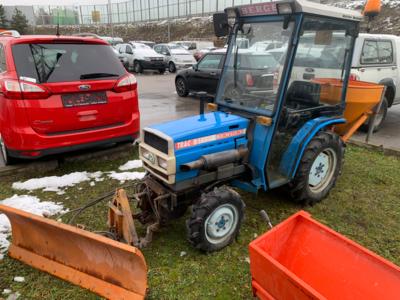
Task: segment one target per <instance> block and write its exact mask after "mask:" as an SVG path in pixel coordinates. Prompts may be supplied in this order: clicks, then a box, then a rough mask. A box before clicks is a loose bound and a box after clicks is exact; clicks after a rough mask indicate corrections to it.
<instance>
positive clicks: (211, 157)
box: [180, 148, 249, 172]
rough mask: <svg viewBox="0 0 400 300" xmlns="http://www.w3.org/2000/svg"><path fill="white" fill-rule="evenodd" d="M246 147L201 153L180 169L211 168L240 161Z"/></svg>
mask: <svg viewBox="0 0 400 300" xmlns="http://www.w3.org/2000/svg"><path fill="white" fill-rule="evenodd" d="M248 151H249V150H248V149H247V148H239V149H235V150H228V151H222V152H218V153H214V154H208V155H203V156H202V157H200V158H199V159H198V160H195V161H192V162H190V163H187V164H183V165H181V166H180V169H181V171H184V172H187V171H191V170H200V169H201V170H212V169H216V168H218V167H220V166H223V165H227V164H230V163H235V162H238V161H240V160H241V159H242V158H243V157H244V156H245V155H246V154H247V152H248Z"/></svg>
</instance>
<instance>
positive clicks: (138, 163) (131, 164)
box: [119, 159, 143, 171]
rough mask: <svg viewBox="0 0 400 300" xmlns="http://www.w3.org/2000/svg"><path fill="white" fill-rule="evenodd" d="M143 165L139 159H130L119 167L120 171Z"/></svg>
mask: <svg viewBox="0 0 400 300" xmlns="http://www.w3.org/2000/svg"><path fill="white" fill-rule="evenodd" d="M141 167H143V162H142V161H141V160H139V159H136V160H130V161H128V162H127V163H126V164H124V165H122V166H120V167H119V170H120V171H128V170H132V169H139V168H141Z"/></svg>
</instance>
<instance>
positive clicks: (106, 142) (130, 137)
mask: <svg viewBox="0 0 400 300" xmlns="http://www.w3.org/2000/svg"><path fill="white" fill-rule="evenodd" d="M138 137H139V132H136V133H134V134H132V135H126V136H120V137H116V138H112V139H107V140H101V141H96V142H92V143H86V144H78V145H73V146H67V147H59V148H49V149H43V150H12V149H7V150H8V153H9V155H10V156H12V157H15V158H22V159H31V160H34V159H37V158H41V157H44V156H49V155H55V154H61V153H67V152H74V151H80V150H85V149H90V148H96V147H101V146H106V145H109V144H114V143H123V142H133V141H134V140H136V139H137V138H138ZM24 152H40V154H39V155H35V156H29V155H24V154H23V153H24Z"/></svg>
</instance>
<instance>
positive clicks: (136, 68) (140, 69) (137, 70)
mask: <svg viewBox="0 0 400 300" xmlns="http://www.w3.org/2000/svg"><path fill="white" fill-rule="evenodd" d="M133 71H134V72H135V73H138V74H139V73H143V67H142V65H141V64H140V62H139V61H137V60H135V62H134V63H133Z"/></svg>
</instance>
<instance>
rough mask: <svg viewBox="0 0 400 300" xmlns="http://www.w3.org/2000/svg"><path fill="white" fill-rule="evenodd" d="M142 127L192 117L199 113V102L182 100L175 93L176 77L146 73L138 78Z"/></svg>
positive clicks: (189, 98)
mask: <svg viewBox="0 0 400 300" xmlns="http://www.w3.org/2000/svg"><path fill="white" fill-rule="evenodd" d="M137 81H138V89H139V106H140V115H141V125H142V127H143V126H148V125H151V124H157V123H162V122H165V121H170V120H175V119H180V118H183V117H187V116H191V115H193V114H195V113H197V112H198V111H199V101H198V100H197V99H194V98H191V97H186V98H181V97H179V96H178V95H177V94H176V91H175V75H173V74H172V75H171V74H168V73H166V74H165V75H159V74H154V75H153V74H151V73H146V74H144V75H138V76H137Z"/></svg>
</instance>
